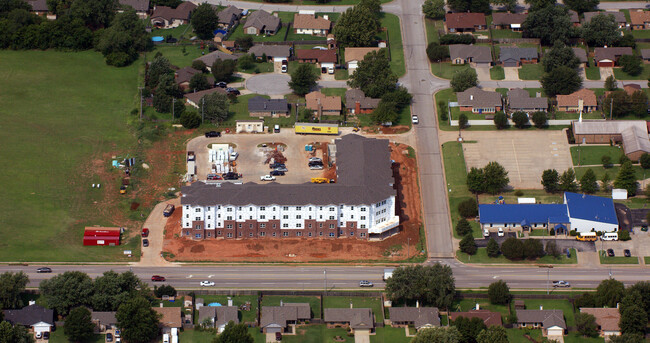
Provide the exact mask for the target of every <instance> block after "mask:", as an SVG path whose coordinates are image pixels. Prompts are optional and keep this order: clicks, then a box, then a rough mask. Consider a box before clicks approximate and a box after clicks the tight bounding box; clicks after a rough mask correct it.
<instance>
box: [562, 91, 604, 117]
mask: <svg viewBox="0 0 650 343" xmlns="http://www.w3.org/2000/svg"><path fill="white" fill-rule="evenodd" d="M556 98H557V109H558V111H561V112H584V113H588V112H592V111H595V110H596V109H597V108H598V100H597V99H596V93H594V91H592V90H591V89H587V88H583V89H580V90H578V91H576V92H574V93H571V94H569V95H558V96H557V97H556Z"/></svg>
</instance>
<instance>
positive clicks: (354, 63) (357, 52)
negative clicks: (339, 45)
mask: <svg viewBox="0 0 650 343" xmlns="http://www.w3.org/2000/svg"><path fill="white" fill-rule="evenodd" d="M379 50H381V48H377V47H369V48H345V63H346V64H347V65H348V74H350V75H352V73H354V71H355V70H356V69H357V67H359V62H361V61H363V59H364V58H365V57H366V55H367V54H369V53H370V52H373V51H379Z"/></svg>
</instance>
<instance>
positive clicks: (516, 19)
mask: <svg viewBox="0 0 650 343" xmlns="http://www.w3.org/2000/svg"><path fill="white" fill-rule="evenodd" d="M526 17H528V13H492V26H493V27H494V28H495V29H501V30H512V31H521V25H522V24H523V23H524V21H525V20H526Z"/></svg>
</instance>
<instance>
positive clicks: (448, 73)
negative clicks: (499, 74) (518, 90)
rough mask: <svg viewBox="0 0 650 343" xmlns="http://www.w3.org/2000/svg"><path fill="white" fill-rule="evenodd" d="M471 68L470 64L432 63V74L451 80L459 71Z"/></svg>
mask: <svg viewBox="0 0 650 343" xmlns="http://www.w3.org/2000/svg"><path fill="white" fill-rule="evenodd" d="M470 68H471V67H470V66H469V64H451V62H441V63H431V72H433V74H434V75H435V76H438V77H441V78H443V79H451V77H452V76H454V73H456V72H457V71H460V70H464V69H470ZM504 77H505V76H504Z"/></svg>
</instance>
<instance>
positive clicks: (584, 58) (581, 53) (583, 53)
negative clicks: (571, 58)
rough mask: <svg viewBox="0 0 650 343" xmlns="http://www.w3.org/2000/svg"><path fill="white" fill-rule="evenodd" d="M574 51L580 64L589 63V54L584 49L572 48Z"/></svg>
mask: <svg viewBox="0 0 650 343" xmlns="http://www.w3.org/2000/svg"><path fill="white" fill-rule="evenodd" d="M571 49H573V53H574V54H575V55H576V57H577V58H578V59H579V60H580V63H583V64H584V63H587V62H589V60H588V59H587V52H586V51H585V49H583V48H571Z"/></svg>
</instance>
